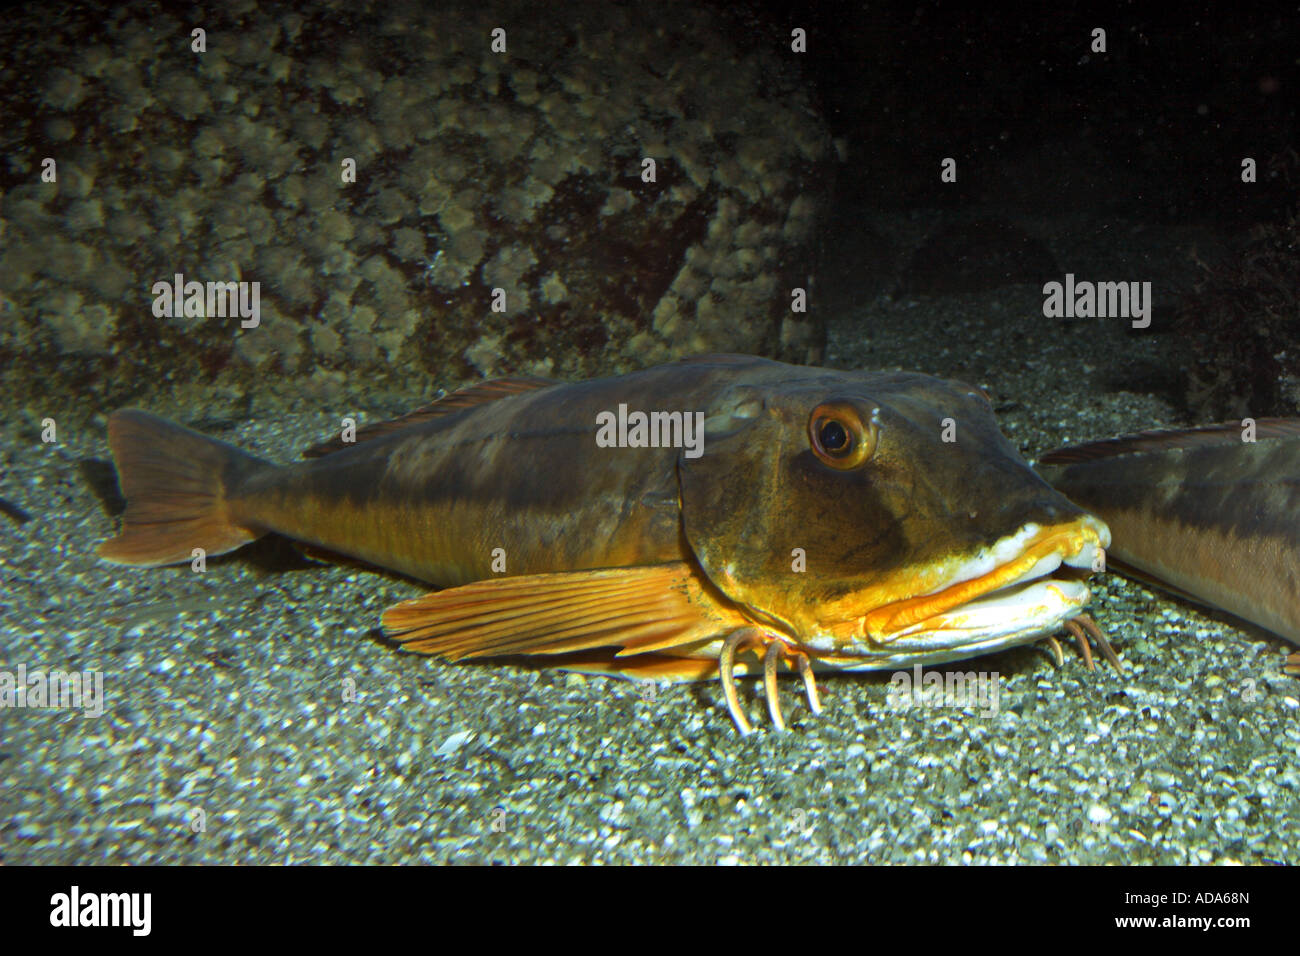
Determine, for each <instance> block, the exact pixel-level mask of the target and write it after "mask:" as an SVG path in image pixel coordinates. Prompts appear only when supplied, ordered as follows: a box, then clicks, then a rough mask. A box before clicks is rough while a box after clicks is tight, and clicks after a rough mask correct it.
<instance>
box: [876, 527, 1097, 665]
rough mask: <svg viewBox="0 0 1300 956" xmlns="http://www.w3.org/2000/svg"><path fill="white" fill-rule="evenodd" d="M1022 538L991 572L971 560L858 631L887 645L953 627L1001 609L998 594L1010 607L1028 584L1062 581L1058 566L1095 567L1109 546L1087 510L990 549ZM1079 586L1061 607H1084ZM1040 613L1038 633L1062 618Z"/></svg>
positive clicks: (992, 551)
mask: <svg viewBox="0 0 1300 956" xmlns="http://www.w3.org/2000/svg"><path fill="white" fill-rule="evenodd" d="M1026 537H1027V538H1028V541H1027V542H1026V543H1025V545H1024V546H1023V547H1022V548H1020V549H1019V551H1018V553H1017V554H1016V555H1015V556H1014V557H1012V558H1010V559H1009V560H1004V561H1001V562H1000V563H998V564H997V565H996V566H994V567H993V568H992V569H991V570H989V571H985V572H984V573H976V574H971V573H970V568H971V567H972V566H975V567H979V566H980V565H982V563H983V561H985V560H987V557H986V556H982V557H981V558H977V559H972V561H970V562H967V564H966V566H965V567H964V568H962V569H960V570H958V572H957V573H956V574H955V575H954V576H953V577H952V578H951V579H950V580H949V582H948V583H947V584H946V585H942V586H940V587H938V588H935V589H933V590H931V591H930V592H928V593H926V594H922V595H918V596H915V597H911V598H906V599H903V600H899V601H893V602H891V603H889V604H885V605H883V606H881V607H877V608H873V609H872V610H871V611H868V612H867V613H866V614H865V615H863V616H862V617H861V618H860V619H859V620H858V621H855V622H853V623H854V624H855V625H857V627H856V628H855V630H857V634H858V635H860V636H861V637H863V638H866V639H867V640H869V641H870V642H872V643H873V644H875V645H878V646H890V645H894V644H897V643H898V642H899V641H900V640H901V639H903V638H905V637H908V636H911V635H914V634H916V633H917V632H918V631H920V632H932V631H933V632H939V631H945V630H947V631H954V627H953V622H954V621H956V620H958V619H959V618H960V616H961V614H962V613H963V612H965V613H966V614H967V615H968V616H969V614H970V613H972V612H983V611H985V610H988V609H990V608H997V607H999V606H1000V605H999V604H998V602H989V600H988V599H989V597H990V596H992V595H997V594H1002V595H1004V596H1005V597H1007V598H1010V599H1012V600H1010V602H1009V603H1005V604H1004V605H1001V606H1005V607H1006V608H1008V609H1009V610H1011V611H1014V610H1015V608H1016V602H1015V598H1016V597H1017V596H1018V595H1020V594H1021V592H1022V591H1024V589H1025V588H1026V587H1029V586H1033V585H1035V584H1039V585H1043V584H1045V583H1047V582H1056V583H1058V584H1059V583H1061V582H1062V581H1063V579H1061V578H1055V577H1053V575H1054V574H1056V573H1057V571H1058V570H1059V569H1060V568H1061V567H1062V565H1065V566H1067V567H1071V568H1081V569H1089V570H1091V569H1093V568H1095V567H1097V558H1098V555H1099V553H1100V552H1103V551H1104V549H1105V548H1106V547H1107V546H1108V545H1109V544H1110V529H1109V528H1107V527H1106V525H1105V523H1104V522H1103V521H1101V520H1100V519H1099V518H1096V517H1095V516H1093V515H1090V514H1085V515H1083V516H1081V517H1079V518H1077V519H1075V520H1074V521H1070V522H1068V523H1065V524H1057V525H1049V526H1047V527H1039V526H1036V525H1028V526H1026V527H1025V528H1022V529H1020V530H1019V531H1017V532H1016V533H1015V534H1014V535H1008V536H1007V537H1006V538H1003V539H1001V540H1000V541H998V542H997V543H995V544H994V545H993V547H992V548H990V549H988V553H989V554H992V555H999V554H1000V552H1001V553H1005V550H1006V545H1007V543H1009V542H1018V541H1019V540H1020V539H1022V538H1026ZM1082 590H1083V593H1082V595H1078V594H1074V596H1073V597H1072V598H1071V599H1070V600H1067V601H1064V602H1062V603H1061V608H1062V610H1068V609H1069V608H1070V607H1073V606H1075V605H1077V607H1078V608H1082V606H1083V605H1084V604H1086V603H1087V599H1088V593H1087V588H1086V587H1084V588H1083V589H1082ZM1058 591H1059V588H1058ZM1062 593H1064V592H1062ZM981 602H983V603H981ZM1013 616H1014V614H1013ZM1041 616H1042V620H1043V623H1042V626H1041V628H1040V631H1041V630H1046V629H1048V628H1049V627H1051V626H1054V625H1055V624H1059V622H1060V620H1061V619H1062V618H1060V617H1059V615H1055V614H1044V615H1041ZM960 629H961V628H956V630H960ZM972 639H973V638H972Z"/></svg>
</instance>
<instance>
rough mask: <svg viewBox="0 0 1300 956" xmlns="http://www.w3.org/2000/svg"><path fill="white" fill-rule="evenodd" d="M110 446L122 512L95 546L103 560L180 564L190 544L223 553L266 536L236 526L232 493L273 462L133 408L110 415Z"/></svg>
mask: <svg viewBox="0 0 1300 956" xmlns="http://www.w3.org/2000/svg"><path fill="white" fill-rule="evenodd" d="M108 443H109V446H110V447H111V448H112V450H113V460H114V461H115V462H116V463H117V473H118V481H119V483H120V485H121V488H122V494H123V495H124V496H125V497H126V512H125V513H124V514H123V516H122V530H121V532H120V533H119V534H118V536H117V537H116V538H112V539H110V540H108V541H105V542H103V543H102V544H101V545H100V546H99V548H98V554H99V556H100V557H101V558H104V559H105V560H107V561H113V562H116V563H117V564H132V565H137V566H139V567H158V566H160V565H164V564H178V563H181V562H186V561H190V560H191V559H192V558H193V557H194V549H195V548H201V549H203V551H204V553H205V554H207V555H217V554H224V553H226V552H227V551H233V550H234V549H235V548H238V547H239V546H240V545H242V544H246V543H247V542H249V541H253V540H255V539H256V538H259V537H261V536H262V534H263V533H264V532H263V531H262V530H260V529H257V528H252V527H246V526H244V525H241V524H240V521H239V518H238V516H237V515H235V514H233V513H232V508H231V501H230V492H232V491H233V490H236V489H237V488H238V487H239V484H240V483H241V482H242V481H244V479H246V478H247V477H248V476H249V475H250V474H252V473H254V472H257V471H260V470H262V469H264V468H273V467H275V466H274V465H272V464H271V463H269V462H266V461H263V460H262V459H260V458H255V457H254V456H252V455H250V454H248V453H246V452H243V451H241V450H240V449H238V448H236V447H234V446H233V445H228V444H226V443H225V442H223V441H218V440H217V439H215V438H209V437H207V436H206V435H200V434H199V433H198V432H195V431H190V429H188V428H182V427H181V426H180V425H177V424H174V423H173V422H169V421H167V420H166V419H164V418H159V417H157V416H156V415H150V414H148V413H147V412H142V411H138V410H136V409H130V408H128V409H123V410H121V411H118V412H114V413H113V414H112V415H111V416H110V417H109V420H108Z"/></svg>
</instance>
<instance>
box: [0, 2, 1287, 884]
mask: <svg viewBox="0 0 1300 956" xmlns="http://www.w3.org/2000/svg"><path fill="white" fill-rule="evenodd" d="M1298 49H1300V20H1297V18H1296V17H1295V11H1294V9H1291V10H1289V11H1287V10H1281V9H1280V10H1279V12H1274V11H1273V9H1272V8H1266V9H1261V10H1258V11H1252V10H1249V9H1240V8H1238V7H1237V6H1234V5H1230V4H1226V3H1225V4H1200V3H1192V4H1190V5H1187V6H1185V7H1184V8H1183V9H1180V10H1178V11H1172V10H1166V9H1164V8H1155V9H1153V10H1152V11H1146V10H1144V9H1143V8H1142V7H1141V6H1140V5H1134V6H1124V7H1121V8H1119V10H1118V12H1117V11H1108V12H1106V13H1104V14H1099V13H1094V12H1092V11H1090V10H1088V9H1086V8H1085V5H1082V4H1064V5H1059V6H1055V7H1053V6H1051V5H1048V6H1044V5H1041V4H1031V3H1023V2H1021V3H1008V4H1005V5H1003V6H1001V7H1000V8H997V9H989V8H983V7H982V5H972V6H971V7H970V8H969V9H968V8H965V7H962V6H960V5H950V4H944V3H939V2H929V0H923V2H918V3H897V4H882V5H877V4H862V3H847V2H839V0H835V2H827V3H816V4H795V3H783V2H776V0H742V2H737V3H723V2H690V0H662V2H658V3H653V4H647V3H633V2H573V3H556V4H537V3H531V2H527V0H480V2H467V0H440V2H419V0H397V2H393V3H343V2H341V0H309V2H302V3H293V4H265V3H257V2H255V0H230V2H227V3H223V4H218V5H213V6H210V7H208V8H203V9H200V8H195V7H191V6H189V5H186V4H180V3H169V2H146V0H127V2H124V3H120V4H115V5H113V6H112V7H111V8H96V7H95V6H94V5H81V4H71V5H67V6H64V7H61V8H53V9H50V8H45V7H38V6H35V5H28V6H22V7H16V8H14V9H12V10H10V11H8V12H7V14H6V17H5V18H4V19H3V20H2V21H0V51H3V57H2V58H0V59H2V62H3V65H2V66H0V104H2V106H0V146H2V147H3V149H2V155H3V164H2V165H0V400H2V401H3V402H4V404H5V408H4V414H3V417H2V418H0V463H2V464H3V468H2V469H0V585H2V586H0V863H2V864H6V865H14V864H18V865H32V864H35V865H47V864H86V863H98V864H153V863H162V864H194V863H221V864H234V863H241V864H248V863H252V864H291V863H311V864H403V863H434V864H443V863H463V864H552V863H555V864H560V863H578V864H627V863H630V864H739V865H754V864H794V863H810V864H1003V865H1008V864H1009V865H1036V864H1047V865H1054V864H1066V865H1074V864H1178V865H1200V864H1216V865H1219V864H1288V863H1296V862H1300V855H1298V853H1297V849H1296V847H1297V846H1300V649H1298V648H1297V645H1300V306H1298V305H1297V303H1298V301H1300V300H1298V298H1297V297H1298V294H1300V203H1298V197H1300V153H1297V143H1298V142H1300V138H1298V137H1297V132H1298V130H1297V115H1296V108H1297V104H1298V103H1300V97H1297V84H1298V83H1300V60H1297V53H1296V51H1297V50H1298Z"/></svg>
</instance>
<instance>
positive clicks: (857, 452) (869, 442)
mask: <svg viewBox="0 0 1300 956" xmlns="http://www.w3.org/2000/svg"><path fill="white" fill-rule="evenodd" d="M879 435H880V426H879V425H878V424H877V423H876V420H875V417H874V416H873V417H872V420H871V421H870V422H869V423H868V422H864V421H863V420H862V416H861V415H860V414H859V413H858V410H857V408H855V407H854V406H853V405H852V404H851V403H849V402H825V403H823V404H821V405H818V406H817V407H816V408H814V409H813V411H812V414H811V415H810V416H808V443H809V445H811V446H812V450H813V454H814V455H816V456H817V457H818V458H819V459H820V460H821V461H822V462H823V463H825V464H827V465H830V466H831V467H832V468H836V469H839V470H840V471H848V470H849V469H851V468H857V467H858V466H859V465H861V464H863V463H864V462H866V460H867V459H868V458H870V457H871V455H872V453H873V452H875V450H876V442H877V440H878V439H879Z"/></svg>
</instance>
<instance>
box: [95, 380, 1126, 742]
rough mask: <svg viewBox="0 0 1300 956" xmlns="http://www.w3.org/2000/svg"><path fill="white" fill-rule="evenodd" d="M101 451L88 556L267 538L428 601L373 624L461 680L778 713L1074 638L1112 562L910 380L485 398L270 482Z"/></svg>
mask: <svg viewBox="0 0 1300 956" xmlns="http://www.w3.org/2000/svg"><path fill="white" fill-rule="evenodd" d="M637 413H640V414H641V415H643V416H645V417H644V418H641V419H638V417H637ZM677 413H680V415H677ZM674 415H677V417H674ZM647 419H649V421H650V422H651V423H652V424H651V426H650V427H640V428H638V426H637V423H638V422H640V424H641V425H642V426H644V425H645V422H646V420H647ZM109 437H110V444H111V446H112V449H113V453H114V457H115V459H116V462H117V465H118V470H119V474H120V477H121V483H122V488H123V492H124V494H125V496H126V499H127V509H126V512H125V514H124V516H123V528H122V531H121V533H120V534H119V536H118V537H116V538H114V539H112V540H110V541H107V542H105V543H104V544H103V545H101V547H100V554H101V556H103V557H105V558H107V559H109V560H113V561H117V562H120V563H125V564H134V565H142V566H154V565H161V564H169V563H177V562H188V561H190V560H191V557H192V554H193V550H194V549H195V548H201V549H203V551H204V552H205V553H206V554H220V553H223V552H226V551H230V550H234V549H235V548H237V547H239V546H240V545H242V544H243V543H245V542H247V541H251V540H253V539H254V538H256V537H258V536H260V535H262V534H265V533H268V532H278V533H280V534H282V535H285V536H287V537H289V538H292V539H294V540H296V541H299V542H303V543H305V544H308V545H313V546H316V547H318V548H323V549H327V550H329V551H333V552H336V553H339V554H342V555H347V556H350V557H353V558H357V559H360V560H363V561H366V562H369V563H371V564H374V565H377V566H380V567H383V568H389V569H392V570H395V571H398V572H400V573H402V574H405V575H408V576H410V577H413V578H416V579H419V580H421V581H425V582H427V583H429V584H432V585H434V586H435V587H437V588H439V589H441V590H438V591H435V592H432V593H430V594H428V595H426V596H424V597H421V598H416V599H414V600H411V601H405V602H402V603H401V604H399V605H396V606H395V607H393V608H390V609H389V611H387V612H386V613H385V615H384V626H385V629H386V631H387V632H388V633H389V635H390V636H392V637H393V638H394V640H396V641H398V642H400V643H401V644H402V645H403V646H404V647H405V648H407V649H411V650H417V651H422V652H426V653H434V654H440V655H443V656H446V657H450V658H460V657H484V656H503V655H516V654H523V655H542V656H545V657H546V658H547V659H548V660H549V661H550V662H551V663H555V664H559V665H562V666H566V667H574V668H577V669H584V670H593V671H601V672H611V673H621V674H624V675H626V676H632V677H649V678H666V679H676V680H694V679H704V678H708V677H712V676H715V675H718V674H719V673H721V674H722V676H723V677H724V684H725V683H726V680H727V678H729V677H730V676H731V675H732V674H734V673H741V674H744V673H757V672H759V671H762V672H763V673H764V675H765V677H766V678H767V679H768V681H769V688H770V685H771V680H772V675H773V674H774V672H775V670H776V668H777V667H788V668H791V669H798V670H800V671H801V672H802V673H804V675H805V679H806V680H810V678H809V676H808V675H809V673H810V672H811V670H812V669H813V668H816V669H845V670H874V669H881V668H892V667H897V666H909V667H910V666H911V665H913V664H915V663H933V662H941V661H947V660H954V659H959V658H963V657H969V656H973V655H976V654H980V653H984V652H987V651H991V650H996V649H998V648H1001V647H1006V646H1011V645H1014V644H1021V643H1025V642H1027V641H1031V640H1034V639H1037V638H1040V637H1043V636H1045V635H1050V634H1051V633H1052V632H1053V631H1055V630H1057V629H1059V628H1060V627H1061V626H1062V624H1063V623H1064V622H1067V621H1069V620H1070V619H1071V618H1073V617H1075V616H1077V615H1078V614H1079V613H1080V611H1081V609H1082V608H1083V606H1084V605H1085V604H1086V602H1087V600H1088V596H1089V595H1088V589H1087V586H1086V584H1085V583H1084V581H1083V578H1084V577H1086V573H1087V571H1088V570H1089V569H1091V568H1093V567H1095V566H1096V565H1097V564H1098V563H1099V562H1098V553H1099V551H1100V549H1103V548H1104V547H1105V546H1106V545H1107V544H1108V543H1109V535H1108V531H1107V529H1106V527H1105V525H1104V524H1103V523H1102V522H1101V521H1100V520H1099V519H1097V518H1096V517H1094V516H1092V515H1090V514H1088V513H1086V512H1084V511H1083V510H1082V509H1080V508H1078V507H1076V506H1075V505H1073V504H1071V503H1070V502H1069V501H1067V500H1066V499H1065V497H1064V496H1062V495H1060V494H1059V493H1057V492H1056V491H1053V490H1052V489H1051V488H1050V487H1049V486H1048V485H1047V484H1046V483H1045V482H1043V481H1042V480H1041V479H1040V478H1039V477H1038V476H1037V475H1036V474H1034V472H1033V471H1032V470H1031V469H1030V468H1029V467H1028V465H1027V464H1026V463H1025V462H1024V461H1023V460H1022V459H1021V458H1020V456H1019V455H1018V454H1017V452H1016V450H1015V449H1014V448H1013V447H1012V446H1011V445H1010V443H1009V442H1008V441H1007V440H1006V438H1005V437H1004V436H1003V435H1002V434H1001V432H1000V431H999V430H998V428H997V425H996V422H995V421H994V417H993V414H992V410H991V409H990V407H989V405H988V402H987V400H986V399H985V398H984V397H983V396H982V395H981V394H980V393H978V392H977V391H975V390H973V389H971V388H969V387H967V386H964V385H960V384H959V383H953V382H946V381H943V380H940V379H935V378H931V377H929V376H925V375H917V374H911V373H902V372H846V371H835V370H829V369H820V368H807V367H802V366H793V365H786V364H783V363H779V362H773V361H768V360H766V359H759V358H754V357H750V356H711V357H705V358H701V359H694V360H688V361H683V362H678V363H675V364H671V365H664V366H659V367H655V368H651V369H647V370H644V371H641V372H634V373H631V374H628V375H623V376H617V377H613V378H604V379H595V380H591V381H586V382H577V383H553V382H547V381H544V380H536V379H528V380H521V379H511V380H500V381H497V382H489V383H485V384H483V385H479V386H474V387H471V388H469V389H465V390H462V391H461V392H457V393H453V394H452V395H450V396H447V397H446V398H444V399H442V400H440V401H438V402H435V403H433V404H431V405H429V406H427V407H425V408H424V409H421V410H418V411H417V412H414V413H412V414H411V415H408V416H405V417H404V418H402V419H399V420H397V421H395V422H393V423H386V424H382V425H379V426H375V427H372V428H370V429H368V430H363V431H362V432H360V433H359V434H358V436H357V437H358V441H356V443H355V444H350V445H345V444H342V443H339V442H334V443H330V444H327V445H324V446H319V447H318V448H317V449H315V450H314V454H315V455H316V457H313V458H312V459H310V460H307V461H302V462H298V463H295V464H291V465H285V466H280V465H274V464H271V463H269V462H266V461H263V460H260V459H257V458H254V457H252V456H250V455H247V454H246V453H244V452H242V451H240V450H239V449H237V448H234V447H233V446H230V445H227V444H225V443H222V442H218V441H215V440H213V439H211V438H208V437H205V436H203V435H199V434H197V433H195V432H191V431H189V430H188V429H184V428H182V427H181V426H178V425H174V424H172V423H169V422H166V421H165V420H163V419H159V418H156V417H154V416H152V415H148V414H146V413H144V412H139V411H134V410H124V411H121V412H118V413H115V414H114V415H113V416H112V417H111V419H110V425H109ZM1072 569H1078V570H1077V571H1076V570H1072ZM747 651H753V652H755V655H756V656H757V657H759V658H761V660H760V661H758V662H755V663H750V662H748V661H745V660H743V659H742V658H743V655H744V654H745V652H747ZM809 689H810V695H811V684H810V685H809ZM734 712H735V710H734V708H733V714H734ZM774 718H775V719H777V720H778V722H779V716H778V715H777V714H776V713H775V712H774ZM738 722H739V718H738Z"/></svg>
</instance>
